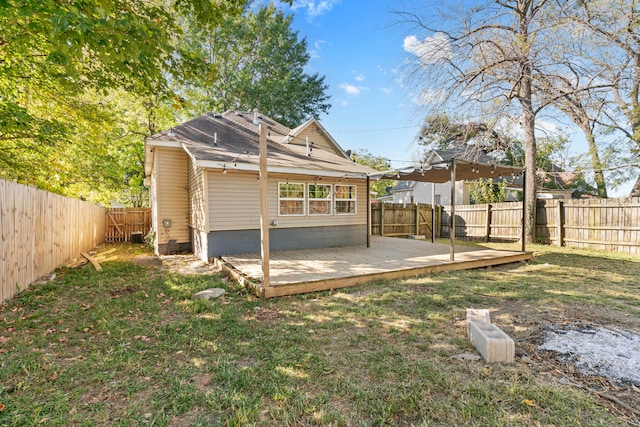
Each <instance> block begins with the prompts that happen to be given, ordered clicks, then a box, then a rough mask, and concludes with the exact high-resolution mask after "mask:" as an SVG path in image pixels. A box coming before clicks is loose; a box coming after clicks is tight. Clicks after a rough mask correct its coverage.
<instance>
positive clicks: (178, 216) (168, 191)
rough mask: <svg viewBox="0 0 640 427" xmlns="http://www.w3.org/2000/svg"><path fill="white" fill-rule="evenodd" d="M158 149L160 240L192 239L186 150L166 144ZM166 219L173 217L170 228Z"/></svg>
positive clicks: (156, 163) (156, 149)
mask: <svg viewBox="0 0 640 427" xmlns="http://www.w3.org/2000/svg"><path fill="white" fill-rule="evenodd" d="M155 153H156V162H155V165H154V166H155V169H156V170H157V171H158V173H157V177H156V184H157V189H156V191H157V195H156V199H157V205H158V208H157V209H158V219H157V220H158V230H157V231H158V244H160V245H162V244H167V243H168V242H169V240H175V241H176V242H177V243H185V242H189V207H188V206H189V192H188V184H187V153H185V152H184V150H182V149H180V148H165V147H156V148H155ZM165 219H171V227H170V228H168V229H165V228H164V227H163V226H162V221H163V220H165Z"/></svg>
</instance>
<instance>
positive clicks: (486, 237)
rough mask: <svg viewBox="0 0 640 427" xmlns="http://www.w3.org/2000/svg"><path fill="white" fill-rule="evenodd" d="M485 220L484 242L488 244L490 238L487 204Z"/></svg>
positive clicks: (488, 204)
mask: <svg viewBox="0 0 640 427" xmlns="http://www.w3.org/2000/svg"><path fill="white" fill-rule="evenodd" d="M485 218H486V221H487V222H486V223H485V225H484V241H485V242H488V241H489V238H490V237H491V203H487V209H486V212H485Z"/></svg>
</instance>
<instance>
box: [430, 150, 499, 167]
mask: <svg viewBox="0 0 640 427" xmlns="http://www.w3.org/2000/svg"><path fill="white" fill-rule="evenodd" d="M452 159H457V160H464V161H466V162H477V163H485V164H494V163H498V162H497V161H496V159H494V158H493V157H491V156H489V155H488V154H486V153H485V152H484V151H482V150H478V149H477V148H475V147H473V146H470V145H460V146H457V147H455V148H453V149H450V150H432V151H431V153H429V154H428V155H427V163H437V162H438V161H441V162H448V161H451V160H452Z"/></svg>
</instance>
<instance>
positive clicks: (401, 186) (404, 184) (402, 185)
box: [389, 181, 416, 193]
mask: <svg viewBox="0 0 640 427" xmlns="http://www.w3.org/2000/svg"><path fill="white" fill-rule="evenodd" d="M415 186H416V182H415V181H400V182H399V183H398V184H397V185H396V186H395V187H393V188H392V189H391V190H389V193H398V192H400V191H412V190H413V188H414V187H415Z"/></svg>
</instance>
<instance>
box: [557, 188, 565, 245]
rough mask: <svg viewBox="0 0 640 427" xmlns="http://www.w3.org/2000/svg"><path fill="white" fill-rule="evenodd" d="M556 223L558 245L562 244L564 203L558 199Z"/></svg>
mask: <svg viewBox="0 0 640 427" xmlns="http://www.w3.org/2000/svg"><path fill="white" fill-rule="evenodd" d="M556 224H557V227H558V246H563V245H564V203H562V200H560V199H558V201H557V202H556Z"/></svg>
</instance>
